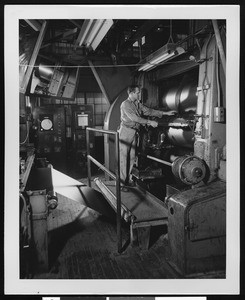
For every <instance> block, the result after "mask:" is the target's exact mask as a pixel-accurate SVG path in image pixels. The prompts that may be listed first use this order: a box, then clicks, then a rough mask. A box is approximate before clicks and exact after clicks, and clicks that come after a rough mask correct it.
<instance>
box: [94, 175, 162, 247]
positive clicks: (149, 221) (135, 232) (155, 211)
mask: <svg viewBox="0 0 245 300" xmlns="http://www.w3.org/2000/svg"><path fill="white" fill-rule="evenodd" d="M94 181H95V183H96V185H97V186H98V187H99V189H100V190H101V192H102V193H103V195H104V196H105V198H106V199H107V200H108V202H109V203H110V205H111V206H112V208H113V209H114V210H115V211H116V209H117V199H116V182H115V181H102V180H101V179H99V178H95V180H94ZM121 204H122V205H121V206H122V209H121V216H122V218H123V219H124V220H125V221H126V222H130V231H131V237H130V239H131V243H134V242H135V241H136V240H138V242H139V244H141V246H142V247H144V248H147V247H148V244H149V235H150V228H151V226H158V225H164V224H167V222H168V210H167V207H166V206H165V204H164V203H163V202H162V201H160V200H159V199H158V198H156V197H155V196H153V195H152V194H150V193H149V192H147V191H146V190H143V189H142V188H140V187H129V188H127V191H121Z"/></svg>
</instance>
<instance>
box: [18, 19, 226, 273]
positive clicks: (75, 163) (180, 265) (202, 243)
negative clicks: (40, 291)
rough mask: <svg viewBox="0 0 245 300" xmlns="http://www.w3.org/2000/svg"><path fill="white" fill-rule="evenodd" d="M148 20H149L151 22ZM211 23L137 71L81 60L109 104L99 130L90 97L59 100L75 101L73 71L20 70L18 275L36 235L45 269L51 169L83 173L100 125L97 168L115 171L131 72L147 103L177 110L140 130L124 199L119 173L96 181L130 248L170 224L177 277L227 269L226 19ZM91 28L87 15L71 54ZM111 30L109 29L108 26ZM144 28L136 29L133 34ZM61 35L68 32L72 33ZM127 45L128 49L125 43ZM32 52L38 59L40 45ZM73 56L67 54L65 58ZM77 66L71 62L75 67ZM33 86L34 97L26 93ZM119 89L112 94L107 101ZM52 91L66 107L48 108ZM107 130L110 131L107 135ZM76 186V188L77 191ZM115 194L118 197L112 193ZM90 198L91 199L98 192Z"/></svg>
mask: <svg viewBox="0 0 245 300" xmlns="http://www.w3.org/2000/svg"><path fill="white" fill-rule="evenodd" d="M73 23H74V22H73ZM75 23H76V24H77V22H75ZM153 23H154V22H153ZM153 23H152V25H151V26H153V27H154V24H153ZM190 23H192V22H190ZM207 23H208V24H209V26H206V25H205V26H203V27H202V28H201V29H200V30H197V32H194V30H193V32H192V34H190V35H189V36H187V35H186V36H185V38H183V39H182V38H179V40H178V43H174V42H173V39H172V36H171V38H170V39H169V41H168V42H167V44H166V45H164V46H162V47H161V48H159V49H158V50H156V51H155V52H153V53H151V54H150V55H149V56H147V57H145V58H144V59H143V60H142V61H140V62H139V63H138V65H137V64H136V67H135V65H134V69H133V70H130V72H129V69H128V68H126V67H124V66H123V68H120V67H118V68H117V66H116V61H114V63H115V65H114V64H113V67H111V66H110V69H109V71H108V68H101V65H100V67H98V66H97V67H96V63H95V62H96V60H95V61H94V62H93V63H92V62H91V59H93V56H88V58H86V59H87V60H88V66H89V67H91V69H92V71H93V74H94V76H95V77H96V80H97V81H98V84H99V86H100V88H101V90H102V92H103V94H104V95H105V96H106V98H107V99H108V101H109V102H110V103H111V106H110V109H109V111H108V112H107V115H106V118H105V120H104V129H103V130H102V129H101V130H98V129H96V128H89V127H93V125H94V121H93V118H94V108H93V105H90V104H87V103H86V102H85V103H86V104H85V103H84V104H77V105H71V104H70V102H69V105H67V107H68V106H69V109H68V108H67V107H65V106H64V102H63V101H64V100H67V101H73V100H74V97H75V91H76V80H77V76H78V71H77V70H76V68H75V67H73V68H72V71H71V72H65V71H64V70H63V68H61V67H60V66H59V65H57V64H55V66H53V67H52V65H49V66H48V67H47V66H46V68H44V67H43V66H42V64H38V66H36V67H35V69H34V70H31V69H30V70H29V72H26V74H25V76H24V79H25V80H23V84H22V85H21V88H20V137H21V138H20V140H21V143H20V203H21V207H20V221H21V224H20V231H21V232H20V240H21V245H20V246H21V253H20V254H21V255H23V256H24V259H23V261H24V262H26V261H28V264H27V265H24V266H22V268H21V270H22V271H23V274H22V275H21V276H22V278H24V277H25V276H26V274H27V275H28V274H29V270H28V269H29V268H30V267H31V264H30V262H29V260H28V259H26V258H28V255H29V252H28V251H26V249H27V250H28V249H32V247H30V246H32V245H31V242H32V240H34V242H35V247H34V248H35V249H37V250H38V255H37V256H38V257H37V259H36V262H37V263H38V265H39V266H40V267H41V269H42V268H43V269H44V270H47V268H48V259H47V257H48V240H47V216H48V213H49V212H51V210H52V209H54V208H56V206H57V205H58V199H57V197H56V194H55V193H54V189H53V183H52V177H51V170H52V168H53V167H54V168H57V169H58V170H59V171H61V172H63V173H66V171H67V165H69V167H70V168H71V170H69V171H73V172H74V173H75V171H77V173H78V174H79V175H80V174H82V175H85V172H86V171H87V167H88V166H89V168H88V169H90V160H92V161H93V162H95V161H96V160H95V159H94V158H93V157H92V156H91V155H90V154H93V152H94V148H95V139H94V137H93V135H92V134H91V135H89V132H90V131H95V132H96V130H97V132H100V133H102V134H104V133H105V134H106V135H105V138H104V153H105V159H104V161H105V165H102V164H99V167H100V168H101V169H102V170H106V169H107V170H109V175H110V174H113V172H114V171H115V170H117V171H118V166H117V162H118V161H119V160H118V155H116V156H117V157H116V156H115V146H117V145H116V143H115V141H117V129H118V127H119V125H120V105H121V103H122V102H123V101H124V100H125V99H126V98H127V92H126V89H125V86H126V85H127V84H128V82H129V75H130V76H131V75H132V77H133V83H134V84H137V85H138V86H140V87H141V102H142V103H143V104H144V105H146V106H148V107H151V108H154V109H158V110H162V111H164V112H166V113H167V112H169V111H174V114H173V115H171V116H170V115H167V114H166V116H163V117H162V118H161V119H156V121H157V122H158V127H157V128H152V127H147V126H142V127H141V128H140V131H139V132H138V134H137V136H138V139H137V149H136V161H135V165H134V168H133V171H132V175H133V178H134V180H135V182H136V186H137V187H136V189H135V190H133V192H132V193H131V192H130V191H131V190H129V191H128V194H127V191H126V192H125V193H126V194H124V196H123V195H121V194H122V193H121V192H120V188H119V189H118V182H119V180H118V174H119V173H120V172H118V173H117V176H114V177H115V178H114V179H116V184H115V182H114V181H112V180H111V181H109V180H108V178H106V183H103V182H102V181H101V180H100V179H99V178H96V179H95V183H96V184H97V186H98V187H99V188H100V190H101V192H102V193H103V194H104V195H105V196H106V197H107V198H108V199H109V201H108V202H109V204H110V205H111V206H112V207H113V208H115V210H117V217H118V219H119V220H120V222H121V219H122V218H123V219H124V220H125V221H126V222H128V223H129V224H130V239H131V242H132V244H134V243H135V242H136V240H137V241H138V242H139V244H140V242H141V245H144V247H145V248H147V247H148V246H149V239H148V240H147V238H149V234H150V230H151V227H152V226H160V225H164V226H165V225H166V226H167V230H168V232H167V233H168V245H169V249H170V251H169V257H168V259H169V263H170V264H171V265H172V266H173V267H174V268H175V269H176V270H177V271H178V272H179V273H180V274H182V276H183V277H191V276H193V274H207V273H210V272H214V271H215V272H217V271H221V272H224V271H225V268H226V117H225V109H226V93H225V91H226V81H225V80H226V71H225V50H226V49H225V42H226V33H225V22H223V21H222V22H221V23H220V24H221V26H219V27H218V23H217V21H212V24H211V21H208V22H207ZM89 24H93V22H89V23H88V22H87V21H84V23H83V25H82V28H81V31H80V33H79V34H78V36H77V40H76V42H75V50H76V49H77V50H80V51H82V52H84V53H83V56H84V57H85V56H86V53H88V49H87V50H86V49H85V48H84V47H85V46H83V47H82V48H79V47H80V46H81V45H80V44H81V43H82V42H81V41H82V35H83V34H84V32H86V31H84V30H83V29H86V28H87V26H89V27H90V26H91V25H89ZM95 24H97V22H96V23H95ZM210 24H211V26H210ZM148 25H149V24H148ZM108 26H109V27H106V32H107V30H109V28H110V27H111V26H112V23H111V22H109V24H108ZM46 27H47V24H46V21H44V22H43V23H42V30H41V32H40V34H39V38H38V40H37V45H38V46H39V47H40V46H41V44H42V39H43V38H44V35H45V30H46ZM80 27H81V26H80ZM96 28H97V26H96ZM98 28H99V27H98ZM143 28H144V27H143ZM159 30H161V28H160V27H159ZM140 32H141V31H140V30H139V32H138V34H136V37H135V38H136V39H137V40H138V39H139V36H140ZM66 34H69V35H71V36H72V37H73V35H74V34H76V30H75V31H74V30H71V31H68V32H67V33H66ZM115 35H117V34H115ZM62 37H63V38H64V37H65V36H64V35H62ZM84 37H85V36H84ZM100 37H102V36H101V35H100ZM103 37H104V35H103ZM103 37H102V38H103ZM140 37H141V36H140ZM56 38H59V35H58V36H57V37H56ZM79 40H80V41H79ZM47 41H48V42H49V41H50V40H49V39H48V40H47ZM54 41H55V39H54ZM125 44H126V45H125ZM125 44H124V46H125V47H126V46H127V42H125ZM48 45H49V43H47V44H46V46H48ZM78 45H79V46H78ZM43 48H46V47H43ZM85 50H86V51H85ZM146 50H147V47H146V48H145V51H146ZM56 54H57V53H56ZM141 54H142V53H141ZM32 56H33V59H32V61H33V62H35V59H36V57H37V56H38V51H34V53H33V55H32ZM35 56H36V57H35ZM42 56H43V55H42ZM70 56H71V55H67V59H68V58H69V57H70ZM84 57H83V59H84ZM112 57H114V58H116V57H115V56H113V55H112ZM80 60H81V59H80V58H79V61H80ZM76 64H77V61H76V60H75V63H74V62H73V65H76ZM65 65H66V63H65V64H64V66H65ZM114 67H115V68H114ZM124 77H127V78H124ZM121 78H123V79H121ZM30 79H31V81H32V84H30ZM118 83H120V88H121V90H122V92H121V93H120V94H119V95H118V91H114V89H115V90H116V89H117V84H118ZM27 87H29V93H27V92H26V89H27ZM27 90H28V89H27ZM34 92H35V94H36V95H32V93H34ZM112 95H113V96H112ZM115 95H118V96H117V98H116V99H115V100H114V101H113V99H114V97H115ZM32 96H33V97H32ZM50 97H51V98H50ZM56 97H57V98H59V99H57V100H58V101H62V102H61V103H63V104H62V105H58V104H61V103H60V102H55V104H54V105H53V103H54V102H52V100H54V101H56V99H55V98H56ZM49 98H50V99H49ZM111 98H112V99H111ZM40 99H41V100H40ZM45 99H46V100H47V99H48V100H47V101H48V103H49V105H48V106H45V103H46V102H45V101H44V100H45ZM89 130H90V131H89ZM86 132H87V134H88V135H87V136H86ZM108 132H109V133H110V134H112V135H107V134H108ZM116 153H117V154H118V152H116ZM69 159H70V161H68V160H69ZM82 171H85V172H82ZM89 172H90V170H89V171H88V173H89ZM68 173H69V172H68ZM90 173H91V172H90ZM90 175H91V174H90ZM107 175H108V173H107ZM88 177H89V176H88ZM89 181H90V178H89V180H88V182H89ZM78 184H79V182H78V183H76V184H75V185H76V189H77V185H78ZM115 190H116V195H117V197H115V195H114V194H113V193H114V192H115ZM79 196H81V195H80V194H79ZM123 197H124V198H123ZM89 198H90V197H89ZM91 198H93V201H95V200H97V199H96V198H94V195H92V196H91ZM116 198H117V199H116ZM119 198H120V201H121V200H122V205H121V203H120V202H119V201H118V199H119ZM121 198H122V199H121ZM94 199H95V200H94ZM108 199H107V200H108ZM118 203H120V205H117V204H118ZM31 210H32V211H31ZM118 212H119V213H118ZM118 219H117V220H118ZM31 222H32V223H31ZM32 225H35V226H34V227H35V228H34V229H35V230H33V232H34V233H33V232H31V230H32V229H31V228H32ZM119 227H120V226H119ZM119 229H120V228H119ZM118 232H119V230H118ZM33 236H34V238H35V239H34V238H33ZM40 241H41V242H40ZM40 245H41V246H40Z"/></svg>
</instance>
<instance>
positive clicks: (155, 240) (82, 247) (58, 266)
mask: <svg viewBox="0 0 245 300" xmlns="http://www.w3.org/2000/svg"><path fill="white" fill-rule="evenodd" d="M58 196H59V205H58V207H57V208H56V209H55V210H54V211H52V213H51V214H50V215H49V217H48V228H49V264H50V270H49V271H48V272H47V273H42V274H35V276H34V278H35V279H165V278H179V276H178V274H177V273H176V272H175V271H174V270H173V269H172V268H171V267H170V265H169V264H168V262H167V260H166V251H167V239H166V227H165V226H159V227H158V228H156V227H155V229H154V230H153V231H152V232H151V239H150V248H149V250H143V249H140V248H139V247H137V246H136V247H131V246H128V245H127V241H128V239H129V227H128V226H127V225H126V224H123V225H124V226H123V228H122V234H123V244H126V249H125V251H124V252H123V253H122V254H119V253H118V251H117V233H116V215H115V213H114V212H113V211H112V210H111V211H110V212H108V215H107V216H103V215H101V214H100V213H98V212H96V211H94V210H93V209H90V208H88V207H86V206H84V205H82V204H80V203H77V202H75V201H73V200H71V199H69V198H67V197H64V196H62V195H58Z"/></svg>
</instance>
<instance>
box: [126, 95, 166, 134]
mask: <svg viewBox="0 0 245 300" xmlns="http://www.w3.org/2000/svg"><path fill="white" fill-rule="evenodd" d="M142 115H144V116H152V117H158V118H161V117H162V115H163V113H162V111H160V110H155V109H152V108H149V107H146V106H144V105H143V104H142V103H140V102H139V101H137V100H135V101H131V100H130V99H126V100H125V101H123V103H122V104H121V124H122V125H124V126H126V127H130V128H133V129H139V127H140V124H142V125H144V124H147V119H145V118H142V117H141V116H142Z"/></svg>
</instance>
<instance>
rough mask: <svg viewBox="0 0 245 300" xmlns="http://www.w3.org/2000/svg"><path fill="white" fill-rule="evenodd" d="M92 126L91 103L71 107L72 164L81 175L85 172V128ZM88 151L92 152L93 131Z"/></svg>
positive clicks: (92, 108)
mask: <svg viewBox="0 0 245 300" xmlns="http://www.w3.org/2000/svg"><path fill="white" fill-rule="evenodd" d="M93 126H94V107H93V105H79V106H76V107H72V134H73V141H72V145H73V146H72V148H73V149H72V150H73V165H74V168H73V169H74V171H75V169H76V170H77V171H78V172H79V174H81V175H86V174H87V143H86V128H87V127H93ZM89 147H90V152H91V154H92V153H93V152H94V133H91V136H90V145H89Z"/></svg>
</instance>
